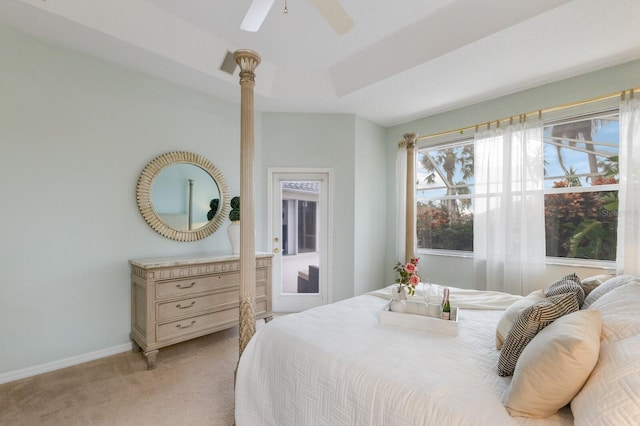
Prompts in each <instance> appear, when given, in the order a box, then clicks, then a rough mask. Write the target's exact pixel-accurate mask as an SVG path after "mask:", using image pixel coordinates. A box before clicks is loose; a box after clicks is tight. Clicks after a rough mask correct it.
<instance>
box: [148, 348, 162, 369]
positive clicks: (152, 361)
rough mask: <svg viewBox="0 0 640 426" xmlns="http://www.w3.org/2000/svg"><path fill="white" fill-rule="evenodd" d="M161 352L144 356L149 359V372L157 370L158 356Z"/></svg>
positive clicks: (151, 352)
mask: <svg viewBox="0 0 640 426" xmlns="http://www.w3.org/2000/svg"><path fill="white" fill-rule="evenodd" d="M158 352H160V351H159V350H158V349H156V350H154V351H149V352H145V353H144V356H146V357H147V370H153V369H154V368H156V355H158Z"/></svg>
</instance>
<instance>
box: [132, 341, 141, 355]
mask: <svg viewBox="0 0 640 426" xmlns="http://www.w3.org/2000/svg"><path fill="white" fill-rule="evenodd" d="M141 350H142V348H141V347H140V345H138V344H137V343H136V341H135V340H133V339H131V352H134V353H138V352H140V351H141Z"/></svg>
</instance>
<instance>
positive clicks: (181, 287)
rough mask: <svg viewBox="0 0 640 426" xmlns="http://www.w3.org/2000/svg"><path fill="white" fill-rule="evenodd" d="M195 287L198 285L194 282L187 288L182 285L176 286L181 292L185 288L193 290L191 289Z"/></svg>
mask: <svg viewBox="0 0 640 426" xmlns="http://www.w3.org/2000/svg"><path fill="white" fill-rule="evenodd" d="M194 285H196V282H195V281H194V282H192V283H191V284H189V285H185V286H183V285H182V284H176V287H178V288H179V289H180V290H184V289H185V288H191V287H193V286H194Z"/></svg>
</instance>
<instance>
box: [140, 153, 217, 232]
mask: <svg viewBox="0 0 640 426" xmlns="http://www.w3.org/2000/svg"><path fill="white" fill-rule="evenodd" d="M136 198H137V202H138V208H139V209H140V212H141V213H142V217H143V218H144V220H145V221H146V222H147V223H148V224H149V226H151V228H152V229H153V230H155V231H156V232H158V233H159V234H160V235H163V236H165V237H167V238H171V239H172V240H176V241H197V240H200V239H202V238H205V237H207V236H209V235H211V234H212V233H213V232H215V231H216V230H217V229H218V228H219V227H220V225H222V223H223V222H224V220H225V218H226V215H227V213H228V209H229V202H228V199H229V190H228V188H227V184H226V182H225V180H224V177H223V176H222V173H220V171H219V170H218V169H217V168H216V167H215V166H214V165H213V163H211V162H210V161H209V160H207V159H206V158H204V157H203V156H201V155H198V154H194V153H191V152H184V151H177V152H169V153H167V154H163V155H161V156H159V157H156V158H155V159H154V160H153V161H151V162H150V163H149V164H148V165H147V166H146V167H145V168H144V170H143V171H142V173H140V177H139V178H138V186H137V188H136Z"/></svg>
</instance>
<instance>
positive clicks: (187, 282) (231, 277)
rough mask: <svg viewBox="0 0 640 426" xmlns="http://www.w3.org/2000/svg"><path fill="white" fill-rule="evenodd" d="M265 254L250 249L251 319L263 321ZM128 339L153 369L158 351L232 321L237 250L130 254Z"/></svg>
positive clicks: (267, 308)
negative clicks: (253, 254)
mask: <svg viewBox="0 0 640 426" xmlns="http://www.w3.org/2000/svg"><path fill="white" fill-rule="evenodd" d="M271 256H272V255H271V254H269V253H260V254H256V311H255V313H256V319H264V320H265V321H269V320H270V319H271V318H272V312H271ZM129 264H130V265H131V344H132V348H133V351H134V352H139V351H140V350H142V351H143V352H144V355H145V356H146V357H147V366H148V368H149V369H150V370H151V369H153V368H155V364H156V355H157V354H158V350H159V349H160V348H162V347H164V346H168V345H173V344H174V343H178V342H182V341H185V340H189V339H193V338H195V337H199V336H203V335H205V334H209V333H213V332H216V331H219V330H224V329H226V328H230V327H234V326H236V325H238V317H239V312H238V305H239V302H238V300H239V286H240V261H239V257H238V256H237V255H235V256H232V255H222V256H200V257H195V256H193V257H168V258H156V259H132V260H129Z"/></svg>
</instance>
